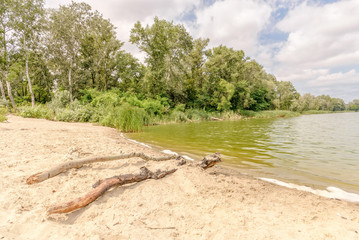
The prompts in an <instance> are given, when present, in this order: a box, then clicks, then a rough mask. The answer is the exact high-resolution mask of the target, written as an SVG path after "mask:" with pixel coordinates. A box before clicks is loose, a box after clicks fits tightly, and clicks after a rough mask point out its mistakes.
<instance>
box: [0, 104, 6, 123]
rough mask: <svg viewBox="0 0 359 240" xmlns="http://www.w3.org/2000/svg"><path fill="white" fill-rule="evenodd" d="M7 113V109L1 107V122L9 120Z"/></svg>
mask: <svg viewBox="0 0 359 240" xmlns="http://www.w3.org/2000/svg"><path fill="white" fill-rule="evenodd" d="M6 112H7V109H6V108H5V107H2V106H0V122H5V121H6V120H7V118H6V115H5V114H6Z"/></svg>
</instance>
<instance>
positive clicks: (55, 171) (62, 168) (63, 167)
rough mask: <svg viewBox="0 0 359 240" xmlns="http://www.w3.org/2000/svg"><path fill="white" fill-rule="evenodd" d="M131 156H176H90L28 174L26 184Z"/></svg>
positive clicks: (133, 154)
mask: <svg viewBox="0 0 359 240" xmlns="http://www.w3.org/2000/svg"><path fill="white" fill-rule="evenodd" d="M133 157H140V158H142V159H144V160H146V161H150V160H151V161H165V160H170V159H175V158H177V155H170V156H164V157H151V156H148V155H146V154H144V153H142V152H139V153H137V152H134V153H127V154H121V155H116V156H107V157H92V158H85V159H82V160H78V161H71V162H66V163H62V164H60V165H58V166H56V167H53V168H51V169H50V170H48V171H45V172H39V173H36V174H34V175H32V176H30V177H29V178H28V179H26V183H27V184H34V183H39V182H42V181H45V180H46V179H49V178H52V177H54V176H56V175H58V174H60V173H62V172H65V171H67V170H69V169H71V168H80V167H82V166H83V165H85V164H90V163H95V162H107V161H113V160H119V159H125V158H133Z"/></svg>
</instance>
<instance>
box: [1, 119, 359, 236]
mask: <svg viewBox="0 0 359 240" xmlns="http://www.w3.org/2000/svg"><path fill="white" fill-rule="evenodd" d="M0 145H1V146H2V148H1V149H0V167H1V168H2V169H3V171H1V172H0V174H1V175H0V177H1V178H2V179H3V181H2V182H0V239H1V238H4V239H238V238H241V239H357V238H359V217H358V216H359V204H357V203H350V202H346V201H341V200H335V199H327V198H324V197H320V196H317V195H314V194H312V193H308V192H303V191H299V190H295V189H288V188H285V187H281V186H277V185H274V184H272V183H267V182H265V181H262V180H258V179H255V178H254V177H251V176H247V175H243V174H241V173H239V172H237V173H236V174H235V173H234V172H233V170H230V169H226V168H225V167H222V166H220V167H217V165H216V166H215V167H213V168H210V169H208V170H206V171H203V170H201V169H199V168H197V167H196V166H195V165H196V164H192V163H188V164H186V165H184V166H177V163H178V162H177V160H170V161H164V162H146V161H143V160H142V159H138V158H133V159H125V160H119V161H113V162H103V163H95V164H91V165H88V166H84V167H82V168H80V169H72V170H69V171H67V172H65V173H61V174H59V175H58V176H55V177H53V178H51V179H48V180H46V181H44V182H41V183H38V184H34V185H26V184H25V179H26V178H27V177H28V176H30V175H32V174H34V173H36V172H38V171H42V170H46V169H49V168H51V167H53V166H55V165H57V164H60V163H63V162H68V161H72V160H77V159H80V158H85V157H91V156H109V155H116V154H118V153H128V152H139V151H140V152H144V153H146V154H149V155H152V156H161V155H163V153H161V152H159V151H157V150H155V149H149V148H146V147H145V146H142V145H139V144H137V143H134V142H131V141H128V140H126V139H124V138H123V137H121V134H120V133H119V132H117V130H115V129H111V128H108V127H102V126H93V125H92V124H89V123H64V122H53V121H47V120H42V119H24V118H21V117H17V116H9V120H8V122H7V123H0ZM141 166H146V167H147V168H149V169H150V170H156V169H163V170H166V169H171V168H174V167H176V168H177V169H178V170H177V171H176V172H175V173H173V174H172V175H170V176H167V177H165V178H163V179H160V180H146V181H144V182H141V183H138V184H132V185H127V186H123V187H115V188H113V189H111V190H110V191H108V192H106V193H105V194H104V195H103V196H102V197H100V198H98V199H97V200H96V201H95V202H93V203H91V204H90V205H88V206H86V207H84V208H82V209H80V210H78V211H75V212H72V213H69V214H55V215H50V216H49V215H47V214H46V209H47V208H48V207H50V206H51V205H53V204H55V203H61V202H64V201H65V202H66V201H68V200H73V199H75V198H77V197H79V196H82V195H83V194H85V193H87V192H88V191H89V190H91V185H92V184H93V183H95V182H96V181H97V180H99V179H104V178H108V177H112V176H114V175H118V174H128V173H137V172H138V171H139V168H140V167H141Z"/></svg>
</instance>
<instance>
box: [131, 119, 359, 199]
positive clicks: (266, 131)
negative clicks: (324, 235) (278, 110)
mask: <svg viewBox="0 0 359 240" xmlns="http://www.w3.org/2000/svg"><path fill="white" fill-rule="evenodd" d="M127 136H128V137H130V138H132V139H135V140H137V141H140V142H144V143H148V144H150V145H153V146H157V147H160V148H162V149H170V150H172V151H176V152H179V153H180V154H186V155H188V156H190V157H193V158H195V159H197V160H200V159H201V157H203V156H205V155H207V154H210V153H214V152H221V154H222V157H223V158H222V159H223V160H224V162H225V164H228V165H231V166H233V167H236V168H238V169H239V171H241V172H245V173H249V174H251V175H254V176H256V177H270V178H275V179H279V180H283V181H286V182H292V183H297V184H302V185H307V186H312V187H316V188H325V187H327V186H335V187H339V188H342V189H344V190H346V191H350V192H355V193H359V113H340V114H322V115H304V116H300V117H294V118H287V119H251V120H240V121H220V122H200V123H185V124H171V125H160V126H152V127H147V128H145V129H144V131H143V132H142V133H136V134H128V135H127Z"/></svg>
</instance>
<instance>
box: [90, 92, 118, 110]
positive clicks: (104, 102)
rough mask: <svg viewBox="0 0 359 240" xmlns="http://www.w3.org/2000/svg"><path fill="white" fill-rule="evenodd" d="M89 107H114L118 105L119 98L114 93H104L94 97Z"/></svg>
mask: <svg viewBox="0 0 359 240" xmlns="http://www.w3.org/2000/svg"><path fill="white" fill-rule="evenodd" d="M91 105H92V106H93V107H110V106H113V107H115V106H118V105H120V97H119V96H118V95H117V94H116V93H114V92H104V93H101V94H100V95H98V96H96V97H95V98H94V99H93V100H92V102H91Z"/></svg>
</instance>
